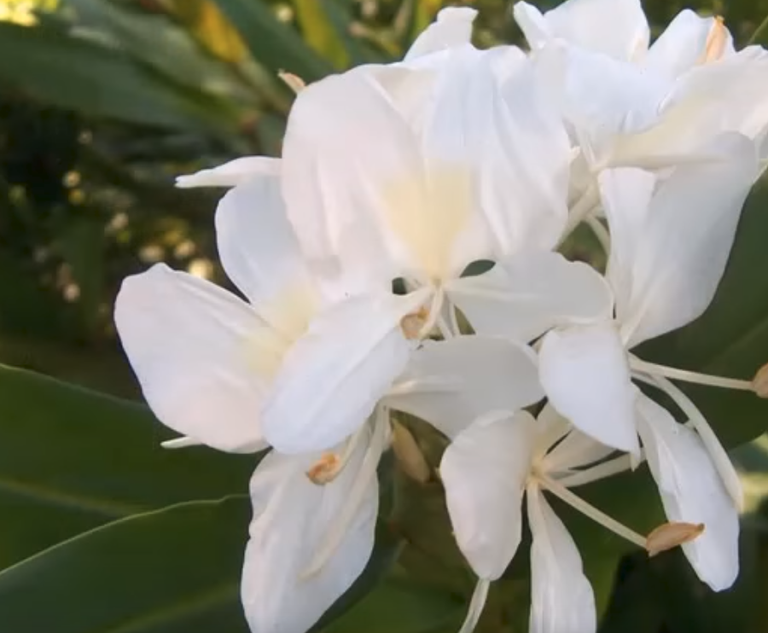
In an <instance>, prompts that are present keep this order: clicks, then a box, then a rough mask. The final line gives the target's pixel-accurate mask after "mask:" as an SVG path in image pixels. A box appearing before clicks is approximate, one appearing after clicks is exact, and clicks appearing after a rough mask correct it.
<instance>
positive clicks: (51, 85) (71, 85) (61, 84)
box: [0, 23, 235, 133]
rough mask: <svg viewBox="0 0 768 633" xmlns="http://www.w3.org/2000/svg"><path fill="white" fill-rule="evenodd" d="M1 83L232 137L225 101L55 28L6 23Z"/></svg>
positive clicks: (139, 119)
mask: <svg viewBox="0 0 768 633" xmlns="http://www.w3.org/2000/svg"><path fill="white" fill-rule="evenodd" d="M0 81H2V82H3V83H4V84H6V85H10V86H11V87H13V88H15V89H17V90H20V91H21V92H23V93H25V94H27V95H29V96H31V97H33V98H35V99H39V100H41V101H43V102H45V103H48V104H51V105H55V106H58V107H61V108H65V109H71V110H76V111H78V112H81V113H84V114H88V115H93V116H99V117H107V118H112V119H119V120H122V121H128V122H131V123H142V124H146V125H155V126H160V127H166V128H176V129H199V128H200V126H201V125H202V126H204V127H206V128H207V129H209V130H211V131H216V132H218V133H226V132H227V131H228V130H231V129H232V128H233V126H234V124H235V121H233V120H232V117H231V112H229V111H228V110H226V109H225V110H223V109H222V106H221V105H220V102H218V101H214V100H212V99H206V98H205V97H204V96H203V95H201V94H199V93H193V92H191V91H189V92H186V91H183V90H181V89H179V88H177V87H176V86H174V85H173V84H171V83H169V82H168V81H166V80H163V79H162V78H161V77H160V76H158V75H156V74H154V73H152V72H150V71H149V70H146V69H144V68H142V67H140V66H138V65H136V64H135V63H133V62H132V61H131V60H130V58H129V57H127V56H126V55H124V54H122V53H121V52H119V51H117V50H114V49H111V48H108V47H106V46H102V45H100V44H97V43H95V42H90V41H85V40H81V39H76V38H72V37H69V36H67V35H65V34H63V33H59V32H56V31H54V30H52V29H50V28H26V27H22V26H16V25H15V24H8V23H0Z"/></svg>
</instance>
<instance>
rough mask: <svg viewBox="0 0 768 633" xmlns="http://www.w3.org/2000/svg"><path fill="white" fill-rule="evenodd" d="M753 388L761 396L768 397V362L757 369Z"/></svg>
mask: <svg viewBox="0 0 768 633" xmlns="http://www.w3.org/2000/svg"><path fill="white" fill-rule="evenodd" d="M752 389H754V391H755V393H756V394H757V395H758V396H759V397H760V398H768V363H766V364H765V365H763V366H762V367H761V368H760V369H758V370H757V373H756V374H755V377H754V378H753V379H752Z"/></svg>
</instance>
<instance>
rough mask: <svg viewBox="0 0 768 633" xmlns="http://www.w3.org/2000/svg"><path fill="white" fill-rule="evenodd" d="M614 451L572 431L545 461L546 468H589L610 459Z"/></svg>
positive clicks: (582, 434)
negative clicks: (607, 458)
mask: <svg viewBox="0 0 768 633" xmlns="http://www.w3.org/2000/svg"><path fill="white" fill-rule="evenodd" d="M613 452H614V449H613V448H611V447H610V446H606V445H605V444H601V443H600V442H597V441H596V440H594V439H593V438H591V437H590V436H589V435H587V434H586V433H582V432H581V431H579V430H578V429H572V430H571V431H570V433H568V435H566V436H565V437H564V438H563V441H562V442H560V443H559V444H558V445H557V446H555V448H553V449H552V451H551V452H550V453H548V454H547V456H546V457H545V459H544V461H545V463H546V467H547V468H549V469H551V470H553V471H556V470H561V471H562V470H567V469H570V468H581V467H583V466H589V465H590V464H593V463H595V462H597V461H600V460H601V459H604V458H606V457H608V455H610V454H611V453H613Z"/></svg>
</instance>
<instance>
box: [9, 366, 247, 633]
mask: <svg viewBox="0 0 768 633" xmlns="http://www.w3.org/2000/svg"><path fill="white" fill-rule="evenodd" d="M0 436H2V438H3V441H2V442H0V507H2V508H3V509H4V511H3V517H2V520H1V521H0V544H2V545H1V546H0V568H2V567H5V566H7V565H9V564H11V563H14V562H16V561H18V560H20V559H22V558H25V557H27V556H29V555H31V554H34V553H35V552H37V551H39V550H40V549H42V548H45V547H48V546H50V545H52V544H53V543H56V542H58V541H60V540H62V539H64V538H69V537H70V536H72V535H73V534H76V533H78V532H81V531H83V530H86V529H90V528H93V527H94V526H97V525H101V524H103V523H105V522H108V521H112V520H114V519H117V518H121V517H125V516H128V515H130V514H133V513H136V512H143V511H147V510H151V509H154V508H159V507H164V506H167V505H169V504H174V503H178V502H181V501H187V500H190V499H200V498H203V499H206V498H217V497H222V496H224V495H227V494H232V493H238V492H245V491H246V490H247V486H248V479H249V477H250V475H251V473H252V471H253V468H254V467H255V465H256V459H255V457H254V456H252V455H251V456H249V455H244V456H238V455H225V454H221V453H217V452H216V451H213V450H211V449H208V448H206V447H199V448H192V449H185V450H178V451H168V450H165V449H163V448H161V447H160V446H159V442H160V441H162V440H163V439H166V438H167V437H168V436H169V434H168V433H167V432H166V431H165V430H164V429H163V427H162V426H161V425H160V423H159V422H157V421H156V420H155V418H154V416H153V415H152V414H151V413H150V411H149V410H148V409H147V408H146V407H144V406H142V405H139V404H134V403H131V402H127V401H123V400H118V399H115V398H110V397H108V396H104V395H101V394H97V393H94V392H90V391H87V390H85V389H80V388H78V387H74V386H71V385H67V384H65V383H61V382H58V381H56V380H53V379H51V378H46V377H44V376H40V375H37V374H34V373H31V372H27V371H23V370H18V369H12V368H10V367H4V366H0ZM0 630H5V629H3V628H2V627H0Z"/></svg>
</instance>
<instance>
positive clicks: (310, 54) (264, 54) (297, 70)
mask: <svg viewBox="0 0 768 633" xmlns="http://www.w3.org/2000/svg"><path fill="white" fill-rule="evenodd" d="M215 2H216V4H218V5H219V7H220V8H221V10H222V11H223V12H224V13H225V14H226V15H227V17H228V18H229V20H230V21H231V22H232V24H233V25H235V26H236V27H237V29H238V30H239V31H240V33H241V35H242V37H243V39H244V40H245V42H246V44H247V45H248V48H249V49H250V51H251V53H252V54H253V57H254V58H255V59H256V60H257V61H258V62H259V63H261V64H263V65H264V66H266V67H267V68H268V69H269V70H271V71H272V72H277V71H278V70H286V71H288V72H291V73H294V74H296V75H299V76H300V77H301V78H302V79H304V80H305V81H315V80H317V79H320V78H321V77H323V76H325V75H327V74H328V73H330V72H332V71H333V67H332V66H331V65H330V64H329V63H328V62H327V61H325V60H324V59H322V58H321V57H320V56H318V55H317V54H316V53H315V52H314V51H313V50H312V49H311V48H310V47H309V46H307V44H305V43H304V41H303V40H302V39H301V37H300V36H299V34H298V33H297V32H296V31H295V30H293V29H292V28H291V27H290V26H287V25H285V24H284V23H282V22H280V21H279V20H278V19H277V18H276V17H275V15H274V14H273V13H272V10H271V9H270V8H269V5H267V4H266V3H264V2H259V1H256V2H254V1H253V0H215Z"/></svg>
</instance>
